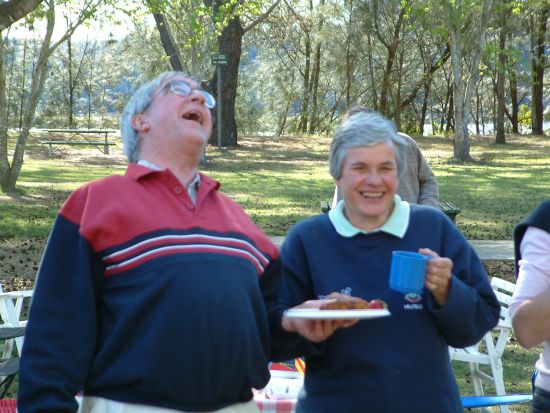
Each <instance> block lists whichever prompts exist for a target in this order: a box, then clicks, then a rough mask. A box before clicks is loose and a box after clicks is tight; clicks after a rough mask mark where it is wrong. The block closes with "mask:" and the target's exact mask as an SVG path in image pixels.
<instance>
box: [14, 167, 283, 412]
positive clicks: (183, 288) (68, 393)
mask: <svg viewBox="0 0 550 413" xmlns="http://www.w3.org/2000/svg"><path fill="white" fill-rule="evenodd" d="M218 188H219V183H218V182H216V181H214V180H212V179H210V178H208V177H207V176H205V175H201V184H200V187H199V191H198V198H197V204H196V206H195V205H193V203H192V202H191V200H190V198H189V196H188V194H187V191H186V189H185V188H184V187H182V185H181V184H180V183H179V181H178V180H177V179H176V177H175V176H174V175H173V174H172V173H171V172H170V171H168V170H165V171H153V170H150V169H148V168H145V167H142V166H139V165H136V164H130V165H129V167H128V170H127V172H126V174H125V175H124V176H112V177H108V178H104V179H100V180H98V181H94V182H91V183H89V184H87V185H85V186H83V187H81V188H79V189H78V190H76V191H75V192H74V193H73V194H72V195H71V196H70V197H69V199H68V200H67V201H66V202H65V204H64V205H63V207H62V209H61V210H60V213H59V214H58V216H57V218H56V221H55V224H54V227H53V230H52V233H51V235H50V239H49V241H48V244H47V247H46V250H45V254H44V257H43V261H42V263H41V266H40V270H39V274H38V278H37V285H36V289H35V294H34V298H33V302H32V305H31V309H30V316H29V322H28V326H27V332H26V338H25V344H24V349H23V356H22V360H21V371H20V383H19V401H18V407H19V411H20V412H22V413H25V412H35V411H41V412H49V411H51V412H57V413H60V412H75V411H76V407H77V405H76V402H75V399H74V395H75V394H76V393H77V392H84V394H87V395H95V396H100V397H106V398H109V399H112V400H118V401H123V402H129V403H141V404H148V405H154V406H160V407H166V408H172V409H179V410H184V411H196V412H200V411H212V410H216V409H219V408H222V407H224V406H227V405H230V404H233V403H237V402H242V401H247V400H250V399H251V397H252V393H251V388H253V387H254V388H262V387H264V386H265V384H266V383H267V381H268V378H269V372H268V369H267V362H268V359H269V357H270V351H271V350H270V345H271V340H270V328H269V327H270V326H269V324H270V320H271V323H272V325H273V326H274V327H273V328H277V327H276V326H275V324H276V323H277V322H278V321H279V319H280V314H279V310H277V305H276V293H277V289H278V283H279V268H280V262H279V253H278V250H277V248H276V247H275V246H274V245H273V244H272V243H271V242H270V241H269V239H268V238H267V237H266V236H265V235H264V234H263V233H262V232H261V231H260V230H259V229H258V228H257V227H256V226H255V225H254V224H253V222H252V221H251V220H250V219H249V218H248V217H247V215H246V214H245V213H244V211H243V210H242V209H241V207H239V206H238V205H237V204H236V203H234V202H233V201H231V200H230V199H229V198H228V197H227V196H225V195H223V194H222V193H220V192H219V191H218ZM279 328H280V327H279Z"/></svg>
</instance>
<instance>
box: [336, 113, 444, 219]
mask: <svg viewBox="0 0 550 413" xmlns="http://www.w3.org/2000/svg"><path fill="white" fill-rule="evenodd" d="M368 112H370V110H369V109H367V108H366V107H364V106H353V107H351V108H350V109H349V110H348V112H347V113H346V118H349V117H350V116H353V115H355V114H357V113H368ZM397 133H398V134H399V135H400V136H401V137H403V139H402V141H403V142H404V143H405V146H404V149H403V170H402V171H401V173H400V175H399V186H398V187H397V195H399V196H400V197H401V200H403V201H407V202H408V203H410V204H422V205H431V206H434V207H437V204H438V201H439V187H438V184H437V180H436V179H435V175H434V173H433V171H432V168H430V165H428V162H426V159H425V158H424V156H423V155H422V152H421V151H420V148H419V147H418V144H417V143H416V141H415V140H414V139H413V138H411V137H410V136H409V135H407V134H405V133H401V132H397ZM341 199H342V196H341V195H340V191H339V190H338V186H336V188H335V189H334V197H333V199H332V208H335V207H336V204H337V203H338V201H340V200H341Z"/></svg>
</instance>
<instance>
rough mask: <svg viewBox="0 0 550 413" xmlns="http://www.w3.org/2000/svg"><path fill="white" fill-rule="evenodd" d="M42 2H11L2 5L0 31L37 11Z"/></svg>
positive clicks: (21, 0)
mask: <svg viewBox="0 0 550 413" xmlns="http://www.w3.org/2000/svg"><path fill="white" fill-rule="evenodd" d="M40 3H42V0H10V1H8V2H2V3H0V31H2V30H4V29H5V28H7V27H9V26H11V25H12V23H15V22H16V21H17V20H19V19H21V18H23V17H25V16H26V15H27V14H29V13H30V12H31V11H33V10H34V9H36V8H37V7H38V5H39V4H40Z"/></svg>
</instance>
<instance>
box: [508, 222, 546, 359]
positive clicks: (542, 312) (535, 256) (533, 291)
mask: <svg viewBox="0 0 550 413" xmlns="http://www.w3.org/2000/svg"><path fill="white" fill-rule="evenodd" d="M521 257H522V259H521V260H520V261H519V274H518V282H517V284H516V289H515V291H514V297H513V301H512V303H511V305H510V311H511V312H512V324H513V327H514V332H515V336H516V338H517V340H518V342H519V343H520V344H521V345H522V346H523V347H526V348H531V347H534V346H536V345H539V344H541V343H542V342H543V341H547V340H550V234H549V233H548V232H546V231H543V230H541V229H539V228H534V227H529V228H528V229H527V231H526V232H525V235H524V237H523V240H522V242H521Z"/></svg>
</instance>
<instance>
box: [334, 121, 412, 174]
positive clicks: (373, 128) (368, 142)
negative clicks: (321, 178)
mask: <svg viewBox="0 0 550 413" xmlns="http://www.w3.org/2000/svg"><path fill="white" fill-rule="evenodd" d="M388 141H391V142H393V144H394V146H395V149H396V150H395V158H396V162H397V172H398V175H399V174H400V173H401V170H402V169H403V167H402V159H403V153H404V150H405V148H406V146H407V141H406V140H405V139H404V138H403V137H402V136H399V134H398V133H397V129H396V127H395V125H394V124H393V123H392V122H391V121H389V120H388V119H386V118H385V117H384V116H382V115H381V114H380V113H378V112H367V111H360V112H357V113H354V114H352V115H350V116H349V117H348V118H346V119H345V120H344V122H343V123H342V124H341V125H340V126H339V127H338V129H336V132H335V133H334V138H333V139H332V143H331V145H330V155H329V169H330V174H331V175H332V177H333V178H334V179H336V180H338V179H340V178H341V177H342V167H343V166H344V161H345V160H346V157H347V156H348V152H349V150H350V149H354V148H360V147H363V146H375V145H378V144H380V143H384V142H388Z"/></svg>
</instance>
